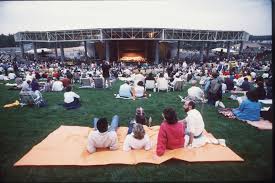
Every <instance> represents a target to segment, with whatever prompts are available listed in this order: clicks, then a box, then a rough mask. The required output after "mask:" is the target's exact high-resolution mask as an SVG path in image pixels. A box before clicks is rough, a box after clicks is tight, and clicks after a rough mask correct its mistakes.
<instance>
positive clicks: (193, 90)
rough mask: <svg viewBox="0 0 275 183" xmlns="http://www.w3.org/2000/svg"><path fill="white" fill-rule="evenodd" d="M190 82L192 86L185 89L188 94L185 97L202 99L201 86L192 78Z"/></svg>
mask: <svg viewBox="0 0 275 183" xmlns="http://www.w3.org/2000/svg"><path fill="white" fill-rule="evenodd" d="M191 83H192V86H191V87H190V88H189V89H188V90H187V93H188V95H187V97H186V99H190V100H196V101H203V99H204V92H203V91H202V89H201V88H199V87H197V86H196V83H197V81H196V80H193V81H192V82H191Z"/></svg>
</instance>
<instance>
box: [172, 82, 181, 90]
mask: <svg viewBox="0 0 275 183" xmlns="http://www.w3.org/2000/svg"><path fill="white" fill-rule="evenodd" d="M169 87H170V88H171V89H173V91H182V88H183V81H176V83H175V85H174V86H169Z"/></svg>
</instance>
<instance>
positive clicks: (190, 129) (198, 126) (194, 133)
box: [183, 100, 204, 147]
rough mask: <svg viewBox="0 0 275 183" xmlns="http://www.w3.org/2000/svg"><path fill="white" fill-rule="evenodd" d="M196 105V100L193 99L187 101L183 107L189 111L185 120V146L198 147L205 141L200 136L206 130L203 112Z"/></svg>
mask: <svg viewBox="0 0 275 183" xmlns="http://www.w3.org/2000/svg"><path fill="white" fill-rule="evenodd" d="M195 107H196V105H195V102H193V101H192V100H189V101H185V102H184V105H183V109H184V111H185V112H186V113H187V117H186V118H185V119H184V120H183V122H184V123H185V126H186V134H185V137H184V138H185V144H184V146H185V147H187V146H189V147H196V146H199V145H200V144H201V143H203V142H201V140H200V137H202V133H203V131H204V121H203V118H202V115H201V113H200V112H199V111H198V110H197V109H195Z"/></svg>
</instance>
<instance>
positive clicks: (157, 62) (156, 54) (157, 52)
mask: <svg viewBox="0 0 275 183" xmlns="http://www.w3.org/2000/svg"><path fill="white" fill-rule="evenodd" d="M155 64H159V41H156V42H155Z"/></svg>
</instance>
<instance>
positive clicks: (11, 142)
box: [0, 82, 272, 182]
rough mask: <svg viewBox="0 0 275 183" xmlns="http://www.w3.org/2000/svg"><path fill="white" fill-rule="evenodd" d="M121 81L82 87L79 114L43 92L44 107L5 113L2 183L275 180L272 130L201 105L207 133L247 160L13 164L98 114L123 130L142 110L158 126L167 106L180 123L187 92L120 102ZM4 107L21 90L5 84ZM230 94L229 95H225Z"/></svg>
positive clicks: (0, 129) (1, 113)
mask: <svg viewBox="0 0 275 183" xmlns="http://www.w3.org/2000/svg"><path fill="white" fill-rule="evenodd" d="M120 84H121V82H116V83H115V85H114V87H113V88H112V89H107V90H102V89H78V88H77V87H74V91H76V92H77V93H78V94H79V95H80V96H81V100H82V106H81V108H79V109H76V110H69V111H67V110H65V109H63V107H62V106H59V105H57V104H58V103H61V102H62V101H63V92H61V93H44V94H43V96H44V98H45V99H46V100H47V102H48V104H49V105H48V106H47V107H44V108H31V107H23V108H20V107H19V108H10V109H4V108H3V107H1V109H0V134H1V136H0V137H1V138H0V147H1V152H0V166H1V171H0V181H5V182H9V181H20V182H21V181H24V182H26V181H27V182H29V181H47V182H50V181H55V182H56V181H58V182H59V181H60V182H71V181H73V182H85V181H104V182H105V181H142V182H144V181H165V182H166V181H167V182H168V181H204V180H205V181H223V180H226V181H237V180H240V181H242V180H248V181H258V180H271V179H272V131H260V130H257V129H256V128H254V127H252V126H249V125H247V124H245V123H242V122H239V121H236V120H228V119H225V118H223V117H222V116H220V115H219V114H218V113H217V111H216V109H215V108H214V107H210V106H208V105H204V107H203V109H201V106H200V105H199V106H198V107H197V108H198V110H200V111H201V112H202V115H203V118H204V121H205V126H206V130H207V131H208V132H210V133H212V134H213V135H214V136H215V137H217V138H224V139H226V144H227V146H228V147H229V148H231V149H232V150H233V151H234V152H235V153H237V154H238V155H239V156H241V157H242V158H243V159H244V160H245V161H244V162H216V163H207V162H202V163H188V162H184V161H178V160H169V161H167V162H165V163H162V164H160V165H153V164H138V165H107V166H88V167H80V166H48V167H43V166H37V167H35V166H33V167H31V166H29V167H13V164H14V163H15V162H16V161H18V160H19V159H20V158H21V157H22V156H23V155H24V154H26V153H27V152H28V151H29V150H30V149H31V148H32V147H33V146H34V145H36V144H38V143H39V142H41V141H42V140H43V139H44V138H45V137H47V135H48V134H49V133H51V132H52V131H54V130H55V129H57V128H58V127H59V126H60V125H79V126H89V125H90V124H91V120H92V118H93V117H95V116H99V117H101V116H105V117H107V118H108V120H109V121H110V120H111V117H112V116H113V115H114V114H118V115H119V116H120V120H121V126H126V125H127V122H128V120H129V119H130V118H131V117H133V116H134V114H135V109H136V107H139V106H142V107H143V108H144V109H145V112H146V114H147V115H148V116H151V117H152V119H153V125H159V124H160V123H161V112H162V110H163V109H164V107H167V106H172V107H174V108H175V109H176V110H177V113H178V116H179V118H180V119H182V118H183V117H185V115H186V114H185V112H183V110H182V105H181V103H180V99H179V98H178V95H179V94H180V95H182V96H186V93H187V88H188V86H187V87H185V89H184V91H182V92H170V93H166V92H160V93H153V92H150V93H152V97H150V98H149V99H148V100H136V101H132V100H119V99H115V98H114V95H113V94H114V93H117V92H118V88H119V85H120ZM0 93H1V97H0V105H1V106H3V105H4V104H7V103H11V102H14V101H15V100H16V99H18V93H19V91H9V90H7V87H5V86H4V85H3V84H1V85H0ZM226 96H228V95H226ZM224 104H225V105H226V107H237V102H236V101H230V100H228V99H227V97H224Z"/></svg>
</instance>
